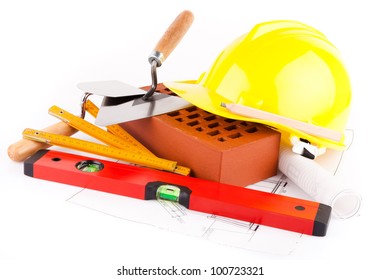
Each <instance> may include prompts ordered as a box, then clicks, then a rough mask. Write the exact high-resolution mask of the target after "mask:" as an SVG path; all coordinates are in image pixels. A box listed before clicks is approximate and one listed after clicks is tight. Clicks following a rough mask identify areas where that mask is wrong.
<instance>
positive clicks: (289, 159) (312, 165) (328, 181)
mask: <svg viewBox="0 0 381 280" xmlns="http://www.w3.org/2000/svg"><path fill="white" fill-rule="evenodd" d="M279 170H280V171H281V172H282V173H283V174H285V175H286V176H287V177H288V178H289V179H290V180H291V181H292V182H294V183H295V184H296V185H297V186H299V187H300V188H301V189H303V190H304V191H305V192H306V193H307V194H309V195H310V196H311V197H312V198H313V199H315V200H316V201H318V202H320V203H323V204H327V205H330V206H331V207H332V214H333V215H334V216H336V217H338V218H342V219H347V218H350V217H352V216H354V215H355V214H356V213H357V212H358V211H359V210H360V206H361V196H360V194H358V193H357V192H356V191H354V190H352V189H350V188H346V187H344V184H343V182H342V181H341V180H340V179H339V178H338V177H335V176H333V175H332V174H331V173H330V172H328V171H327V170H325V169H324V168H323V167H322V166H320V165H319V164H318V163H317V162H316V161H314V160H311V159H307V158H305V157H303V156H301V155H298V154H295V153H293V152H292V150H291V148H289V147H287V146H285V145H281V148H280V153H279Z"/></svg>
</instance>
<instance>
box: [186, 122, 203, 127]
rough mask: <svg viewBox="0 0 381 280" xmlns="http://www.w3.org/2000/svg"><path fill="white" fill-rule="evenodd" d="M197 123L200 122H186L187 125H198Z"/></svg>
mask: <svg viewBox="0 0 381 280" xmlns="http://www.w3.org/2000/svg"><path fill="white" fill-rule="evenodd" d="M198 124H200V122H199V121H193V122H189V123H187V125H189V126H195V125H198Z"/></svg>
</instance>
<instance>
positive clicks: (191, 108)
mask: <svg viewBox="0 0 381 280" xmlns="http://www.w3.org/2000/svg"><path fill="white" fill-rule="evenodd" d="M185 110H186V111H188V112H189V113H190V112H194V111H196V110H197V107H196V106H192V107H189V108H186V109H185Z"/></svg>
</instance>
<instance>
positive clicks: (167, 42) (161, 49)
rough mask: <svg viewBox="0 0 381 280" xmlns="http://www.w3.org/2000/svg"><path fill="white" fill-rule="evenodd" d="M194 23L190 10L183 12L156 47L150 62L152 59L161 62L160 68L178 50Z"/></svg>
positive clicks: (159, 63)
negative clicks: (177, 47) (179, 44)
mask: <svg viewBox="0 0 381 280" xmlns="http://www.w3.org/2000/svg"><path fill="white" fill-rule="evenodd" d="M192 23H193V14H192V12H190V11H188V10H185V11H183V12H181V13H180V14H179V15H178V16H177V17H176V19H175V20H174V21H173V22H172V24H171V25H170V26H169V27H168V29H167V30H166V31H165V33H164V34H163V36H162V37H161V39H160V40H159V42H158V43H157V44H156V47H155V48H154V50H153V52H152V54H151V56H150V58H149V60H150V62H151V59H155V60H156V61H157V60H159V61H158V66H160V65H161V64H162V63H163V62H164V60H165V59H167V57H168V56H169V55H170V54H171V52H172V51H173V50H174V49H175V48H176V46H177V45H178V43H179V42H180V41H181V39H182V38H183V37H184V35H185V33H186V32H187V31H188V29H189V27H190V26H191V25H192ZM152 56H153V57H152Z"/></svg>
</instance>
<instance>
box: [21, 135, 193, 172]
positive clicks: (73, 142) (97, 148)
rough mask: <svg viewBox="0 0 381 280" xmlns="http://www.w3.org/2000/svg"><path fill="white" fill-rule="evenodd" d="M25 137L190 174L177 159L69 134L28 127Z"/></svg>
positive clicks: (155, 167)
mask: <svg viewBox="0 0 381 280" xmlns="http://www.w3.org/2000/svg"><path fill="white" fill-rule="evenodd" d="M23 137H24V138H25V139H29V140H34V141H38V142H43V143H47V144H49V145H56V146H60V147H64V148H69V149H74V150H78V151H82V152H87V153H93V154H97V155H100V156H105V157H109V158H114V159H118V160H122V161H126V162H130V163H134V164H137V165H141V166H146V167H150V168H154V169H159V170H165V171H171V172H174V173H178V174H181V175H189V173H190V169H189V168H186V167H181V166H180V167H179V166H178V165H177V163H176V162H175V161H171V160H166V159H162V158H157V157H152V156H147V155H144V154H141V153H136V152H135V151H129V150H123V149H120V148H116V147H112V146H106V145H102V144H98V143H94V142H90V141H86V140H81V139H77V138H73V137H69V136H64V135H58V134H53V133H47V132H44V131H40V130H35V129H30V128H27V129H25V130H24V131H23Z"/></svg>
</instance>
